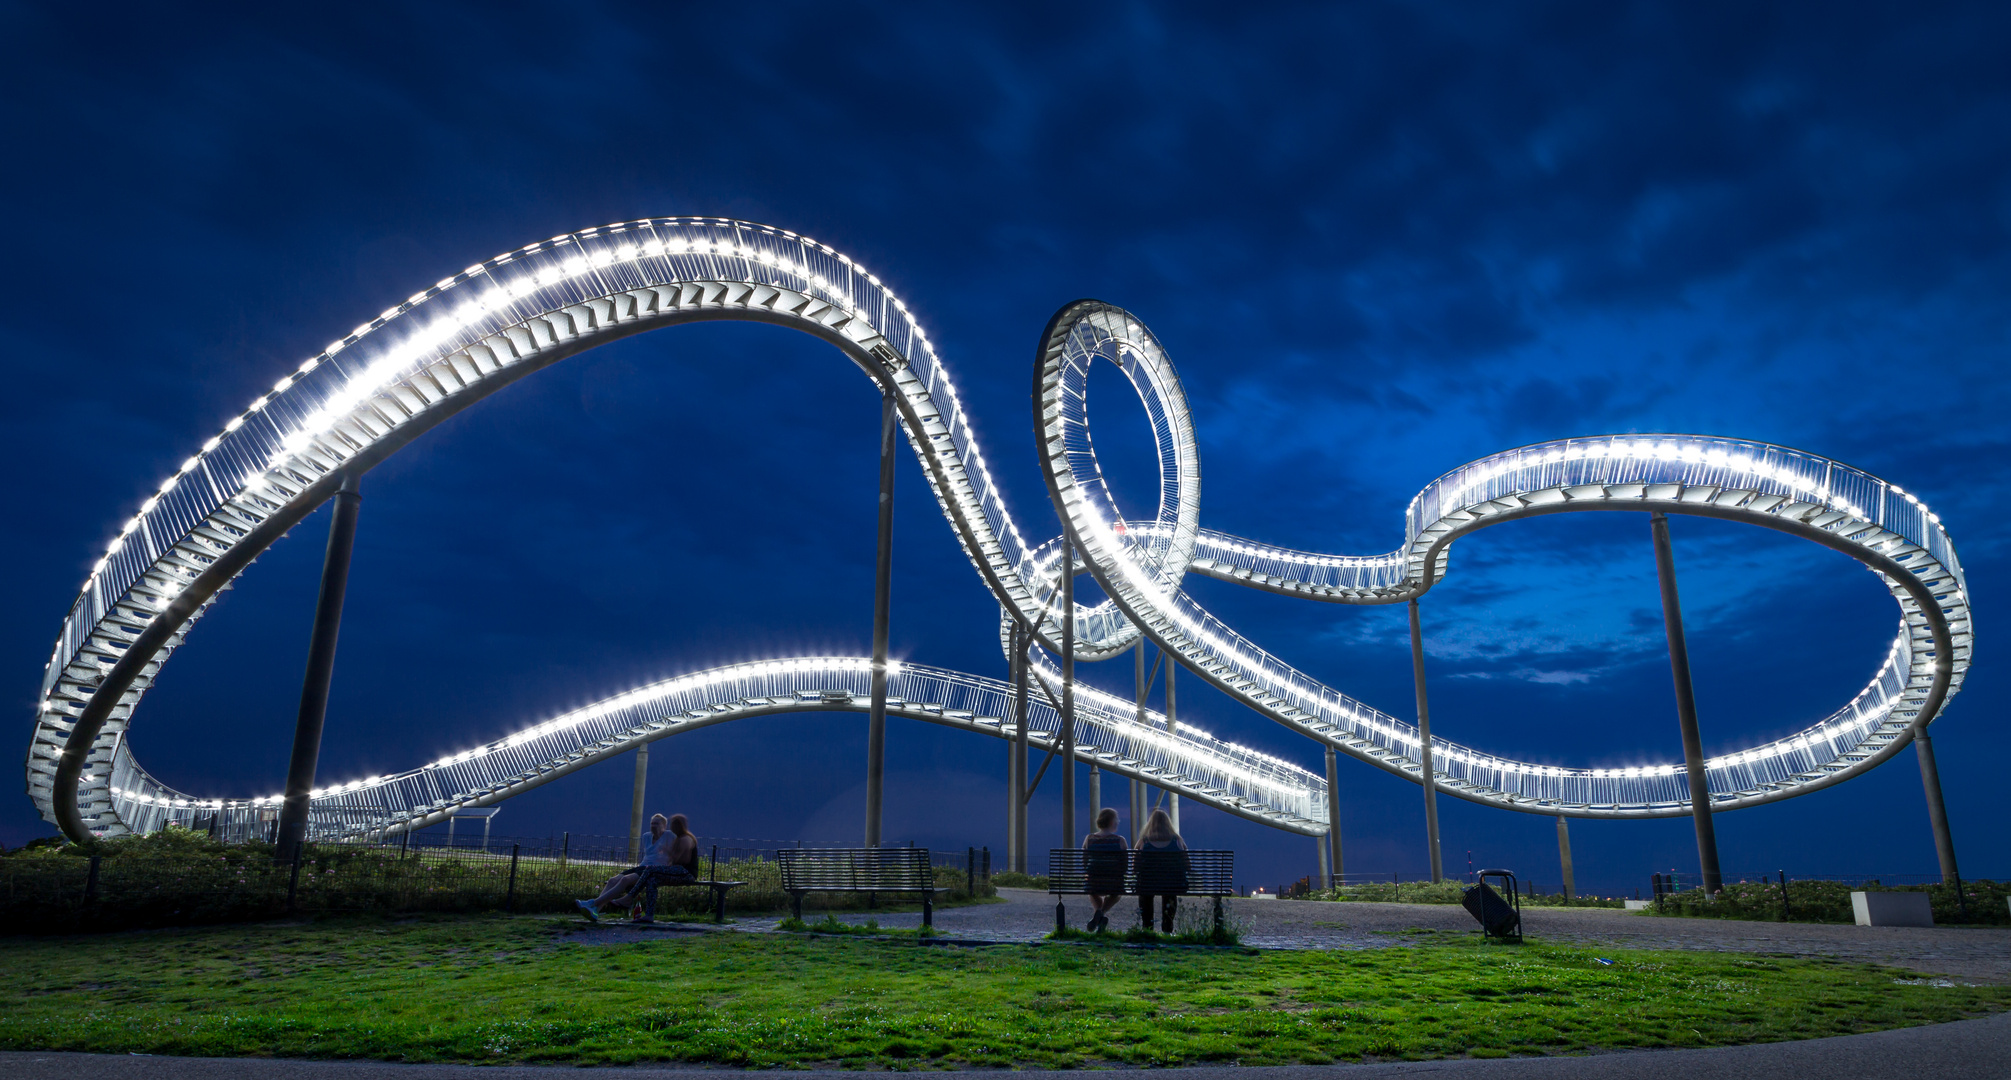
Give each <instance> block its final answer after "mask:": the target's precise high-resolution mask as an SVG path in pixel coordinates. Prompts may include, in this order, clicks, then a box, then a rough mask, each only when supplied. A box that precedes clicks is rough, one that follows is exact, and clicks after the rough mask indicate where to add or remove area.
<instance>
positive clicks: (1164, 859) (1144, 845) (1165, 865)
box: [1138, 810, 1187, 934]
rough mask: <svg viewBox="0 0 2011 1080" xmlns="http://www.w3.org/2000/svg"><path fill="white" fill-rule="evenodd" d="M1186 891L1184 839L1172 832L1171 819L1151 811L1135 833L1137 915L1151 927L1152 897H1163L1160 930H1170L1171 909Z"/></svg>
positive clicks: (1158, 812) (1171, 929) (1163, 931)
mask: <svg viewBox="0 0 2011 1080" xmlns="http://www.w3.org/2000/svg"><path fill="white" fill-rule="evenodd" d="M1186 891H1187V841H1185V840H1182V839H1180V834H1179V833H1177V832H1174V831H1173V819H1172V818H1170V817H1167V816H1166V811H1164V810H1154V811H1153V812H1152V816H1151V817H1149V818H1147V819H1146V820H1145V830H1144V831H1143V832H1141V833H1139V834H1138V917H1139V918H1140V919H1141V920H1143V922H1144V924H1145V927H1146V928H1147V929H1151V927H1152V898H1153V897H1155V896H1157V897H1160V898H1161V899H1162V909H1161V915H1160V923H1159V926H1160V931H1161V932H1162V933H1167V934H1170V933H1172V932H1173V909H1174V907H1175V906H1176V905H1177V904H1178V903H1179V902H1180V901H1179V897H1180V894H1182V893H1184V892H1186Z"/></svg>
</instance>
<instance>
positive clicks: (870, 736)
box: [866, 385, 900, 848]
mask: <svg viewBox="0 0 2011 1080" xmlns="http://www.w3.org/2000/svg"><path fill="white" fill-rule="evenodd" d="M899 430H900V417H899V414H897V413H896V412H895V411H894V389H893V387H892V386H891V385H890V386H888V387H887V388H886V389H885V390H883V391H882V392H881V394H880V549H879V552H878V556H877V558H876V559H875V562H874V566H873V705H872V710H873V711H872V712H871V714H870V715H869V716H868V717H867V720H866V846H867V847H869V848H876V847H879V846H880V806H881V801H882V796H883V794H884V785H885V783H886V778H887V619H888V616H889V614H890V612H891V610H892V606H893V598H894V443H895V437H896V434H897V433H898V432H899Z"/></svg>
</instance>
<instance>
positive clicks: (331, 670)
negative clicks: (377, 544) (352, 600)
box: [273, 472, 363, 860]
mask: <svg viewBox="0 0 2011 1080" xmlns="http://www.w3.org/2000/svg"><path fill="white" fill-rule="evenodd" d="M360 482H361V478H360V477H358V476H357V474H356V473H353V472H352V473H346V474H344V475H343V477H342V486H340V487H338V488H336V489H335V497H334V498H333V499H332V500H331V501H332V502H333V503H334V504H335V508H334V511H333V512H332V514H331V515H330V518H329V522H328V552H327V555H326V556H325V557H324V558H323V559H322V563H321V592H320V595H319V596H317V597H316V598H315V601H314V632H313V634H312V636H311V637H310V638H309V639H308V644H307V671H306V673H305V674H304V675H303V676H302V678H301V683H300V712H299V715H298V716H297V717H296V718H295V720H294V725H293V755H292V757H291V758H290V759H289V761H288V762H287V767H286V794H285V795H284V796H283V801H282V802H281V803H280V807H279V830H278V831H279V845H278V848H277V849H276V850H275V851H274V852H273V855H274V857H275V858H277V859H280V860H284V859H286V858H287V857H288V855H289V854H290V853H291V852H292V851H293V850H294V849H296V848H298V847H299V846H300V845H301V843H302V842H303V841H305V840H306V839H307V824H308V820H307V819H308V809H309V806H308V803H309V800H310V798H311V793H312V792H313V790H314V770H315V766H316V765H317V764H318V763H319V762H320V759H321V730H322V727H323V726H324V725H325V723H326V721H327V719H328V688H329V685H330V684H331V683H332V682H333V681H334V678H335V639H336V637H337V636H338V635H339V634H340V633H341V630H342V597H343V594H344V593H346V592H347V591H348V589H349V556H350V554H351V552H353V551H354V550H355V548H356V517H357V514H358V512H359V511H360V510H361V508H362V506H363V495H362V493H361V491H360V488H359V484H360Z"/></svg>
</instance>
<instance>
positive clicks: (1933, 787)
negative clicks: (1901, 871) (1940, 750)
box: [1913, 724, 1962, 885]
mask: <svg viewBox="0 0 2011 1080" xmlns="http://www.w3.org/2000/svg"><path fill="white" fill-rule="evenodd" d="M1913 754H1914V756H1915V757H1917V758H1919V759H1920V786H1921V788H1922V789H1923V790H1924V791H1925V792H1926V794H1927V823H1928V824H1929V825H1931V826H1933V828H1934V856H1935V858H1937V859H1939V860H1940V861H1941V883H1942V884H1943V885H1954V884H1957V883H1958V882H1960V881H1961V880H1962V873H1961V871H1960V870H1958V869H1956V866H1955V837H1954V835H1953V834H1951V833H1950V832H1949V831H1948V804H1947V803H1945V802H1943V801H1942V799H1941V770H1940V769H1939V768H1938V767H1937V766H1936V765H1935V764H1934V740H1933V739H1932V738H1930V737H1929V736H1928V734H1927V727H1926V725H1924V724H1923V725H1920V726H1918V727H1916V728H1914V731H1913Z"/></svg>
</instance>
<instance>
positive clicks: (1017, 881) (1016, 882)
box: [992, 870, 1047, 892]
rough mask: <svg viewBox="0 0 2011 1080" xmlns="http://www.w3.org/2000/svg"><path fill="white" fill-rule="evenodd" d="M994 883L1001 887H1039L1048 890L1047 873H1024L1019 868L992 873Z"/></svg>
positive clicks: (1043, 890) (1041, 889)
mask: <svg viewBox="0 0 2011 1080" xmlns="http://www.w3.org/2000/svg"><path fill="white" fill-rule="evenodd" d="M992 884H993V885H995V886H997V887H999V888H1001V889H1039V890H1040V891H1041V892H1046V891H1047V875H1046V874H1022V873H1020V872H1019V871H1017V870H1006V871H1002V872H1000V873H997V874H993V875H992Z"/></svg>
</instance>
